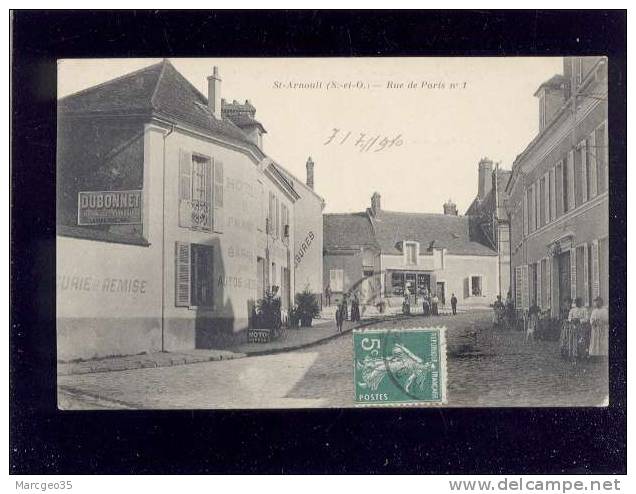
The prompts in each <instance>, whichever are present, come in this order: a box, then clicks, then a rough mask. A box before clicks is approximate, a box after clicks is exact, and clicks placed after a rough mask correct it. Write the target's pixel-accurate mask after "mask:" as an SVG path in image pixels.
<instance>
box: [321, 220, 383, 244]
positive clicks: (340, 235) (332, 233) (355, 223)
mask: <svg viewBox="0 0 636 494" xmlns="http://www.w3.org/2000/svg"><path fill="white" fill-rule="evenodd" d="M322 218H323V245H324V248H325V249H327V250H330V249H331V250H337V249H356V248H360V247H375V248H377V247H378V246H377V243H376V241H375V239H374V237H373V228H372V226H371V222H370V221H369V217H368V216H367V214H366V213H338V214H325V215H323V217H322Z"/></svg>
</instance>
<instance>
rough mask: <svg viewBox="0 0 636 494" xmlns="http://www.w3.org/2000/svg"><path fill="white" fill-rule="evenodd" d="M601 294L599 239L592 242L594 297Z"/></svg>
mask: <svg viewBox="0 0 636 494" xmlns="http://www.w3.org/2000/svg"><path fill="white" fill-rule="evenodd" d="M598 296H599V265H598V240H594V241H593V242H592V298H596V297H598Z"/></svg>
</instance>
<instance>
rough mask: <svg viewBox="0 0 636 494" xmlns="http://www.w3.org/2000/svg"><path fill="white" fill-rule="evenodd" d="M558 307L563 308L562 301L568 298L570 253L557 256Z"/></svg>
mask: <svg viewBox="0 0 636 494" xmlns="http://www.w3.org/2000/svg"><path fill="white" fill-rule="evenodd" d="M558 259H559V261H558V262H559V293H558V300H559V307H563V301H564V300H565V299H566V298H570V253H569V252H563V253H562V254H559V257H558Z"/></svg>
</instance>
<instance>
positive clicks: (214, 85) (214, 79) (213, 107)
mask: <svg viewBox="0 0 636 494" xmlns="http://www.w3.org/2000/svg"><path fill="white" fill-rule="evenodd" d="M208 110H210V113H211V114H212V115H214V118H216V119H217V120H221V78H220V77H219V68H218V67H217V66H214V69H213V70H212V75H211V76H209V77H208Z"/></svg>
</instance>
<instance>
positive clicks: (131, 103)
mask: <svg viewBox="0 0 636 494" xmlns="http://www.w3.org/2000/svg"><path fill="white" fill-rule="evenodd" d="M207 104H208V100H207V98H206V97H205V96H204V95H203V94H201V92H200V91H199V90H198V89H197V88H195V87H194V86H193V85H192V84H191V83H190V81H188V80H187V79H186V78H185V77H184V76H183V75H181V73H180V72H179V71H178V70H177V69H175V68H174V66H173V65H172V64H171V63H170V62H169V61H168V60H163V61H161V62H159V63H157V64H154V65H150V66H149V67H146V68H143V69H141V70H138V71H136V72H132V73H130V74H126V75H124V76H122V77H119V78H117V79H113V80H111V81H107V82H105V83H103V84H99V85H97V86H93V87H91V88H88V89H85V90H83V91H80V92H78V93H75V94H71V95H69V96H66V97H65V98H62V99H60V100H59V101H58V112H59V113H62V114H65V113H66V114H95V115H136V114H141V115H148V116H150V115H151V114H158V115H160V116H164V117H166V118H169V119H176V120H178V121H180V122H182V123H185V124H188V125H191V126H193V127H196V128H198V129H201V130H203V131H206V132H210V133H213V134H217V135H218V134H220V135H222V136H225V137H229V138H231V139H234V140H238V141H242V142H243V143H246V144H250V145H251V146H254V147H255V145H254V144H253V143H252V142H251V141H250V140H249V139H248V137H247V136H246V135H245V133H244V132H243V131H242V130H241V129H240V128H239V127H238V126H237V125H235V124H234V123H233V122H232V121H231V120H230V119H229V118H227V117H224V118H222V119H217V118H216V117H215V116H214V115H213V114H212V113H210V111H209V110H208V107H207Z"/></svg>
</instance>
